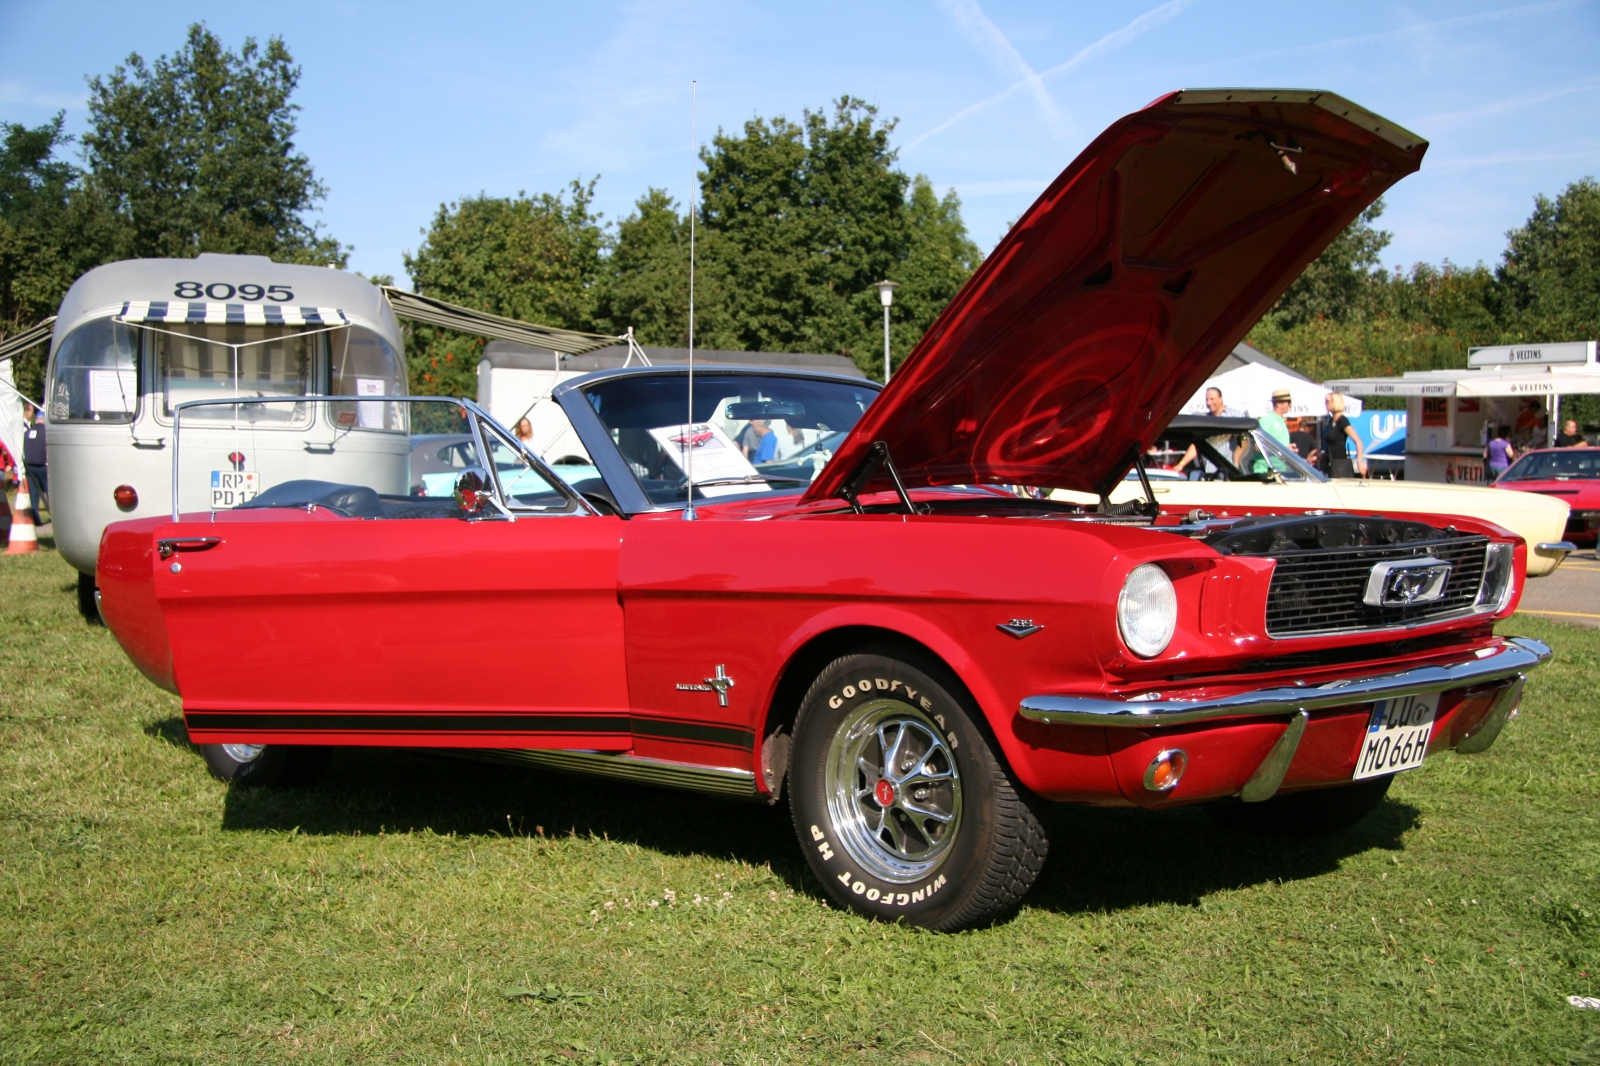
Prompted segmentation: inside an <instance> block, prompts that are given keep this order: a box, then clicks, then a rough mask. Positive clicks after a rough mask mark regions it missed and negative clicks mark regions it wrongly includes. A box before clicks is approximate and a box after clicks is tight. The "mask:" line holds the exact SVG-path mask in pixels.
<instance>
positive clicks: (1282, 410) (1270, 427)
mask: <svg viewBox="0 0 1600 1066" xmlns="http://www.w3.org/2000/svg"><path fill="white" fill-rule="evenodd" d="M1293 402H1294V397H1293V396H1291V395H1289V390H1288V389H1276V390H1274V391H1273V393H1272V410H1271V411H1270V412H1268V413H1267V414H1264V415H1262V416H1261V417H1260V418H1258V419H1256V421H1257V422H1258V423H1260V425H1261V428H1262V429H1264V430H1266V431H1267V433H1268V434H1269V435H1270V436H1272V438H1273V439H1275V440H1276V441H1278V443H1280V444H1282V445H1283V446H1284V447H1285V448H1288V449H1289V450H1290V451H1294V445H1293V444H1291V443H1290V442H1289V424H1288V423H1287V422H1285V421H1284V420H1283V416H1284V415H1286V414H1288V413H1289V405H1290V404H1291V403H1293Z"/></svg>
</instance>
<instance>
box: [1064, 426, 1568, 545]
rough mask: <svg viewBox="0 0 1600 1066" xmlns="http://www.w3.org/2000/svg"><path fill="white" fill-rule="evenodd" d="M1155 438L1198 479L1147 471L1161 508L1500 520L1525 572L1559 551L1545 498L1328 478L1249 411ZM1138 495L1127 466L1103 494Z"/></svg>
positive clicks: (1072, 497)
mask: <svg viewBox="0 0 1600 1066" xmlns="http://www.w3.org/2000/svg"><path fill="white" fill-rule="evenodd" d="M1219 430H1220V432H1219ZM1163 440H1165V441H1166V442H1167V444H1168V446H1169V447H1173V448H1175V449H1176V450H1178V451H1182V450H1183V449H1184V448H1185V447H1186V446H1187V445H1189V444H1194V445H1195V446H1196V449H1197V452H1198V455H1197V458H1196V460H1195V461H1194V462H1193V463H1192V464H1191V466H1192V467H1193V468H1194V469H1196V470H1198V471H1199V472H1200V477H1201V480H1198V481H1191V480H1189V478H1188V476H1187V475H1182V474H1174V473H1173V472H1171V471H1167V470H1148V471H1147V473H1148V475H1149V477H1150V487H1151V488H1152V489H1153V490H1154V491H1155V494H1156V501H1157V502H1158V503H1160V504H1161V506H1162V508H1164V509H1165V510H1168V511H1182V510H1189V509H1191V508H1199V509H1201V510H1205V511H1209V512H1211V513H1212V514H1213V515H1216V516H1217V517H1219V518H1222V517H1228V516H1238V515H1250V514H1255V513H1257V512H1260V513H1268V512H1271V511H1277V510H1281V509H1283V508H1285V507H1290V508H1305V509H1306V510H1315V509H1318V508H1326V509H1327V510H1330V511H1380V512H1381V511H1406V512H1415V513H1423V514H1437V515H1453V514H1454V515H1470V516H1471V517H1473V518H1481V519H1485V520H1487V521H1490V522H1493V523H1495V524H1496V525H1499V526H1504V527H1505V528H1506V529H1509V530H1510V531H1511V532H1513V533H1515V534H1517V535H1518V536H1520V537H1521V538H1522V539H1523V540H1525V541H1527V542H1528V576H1529V577H1540V576H1542V575H1544V574H1548V573H1550V572H1551V571H1552V570H1554V569H1555V568H1556V567H1557V566H1559V565H1561V560H1562V559H1563V558H1564V557H1565V556H1566V550H1565V546H1564V545H1563V546H1562V547H1556V545H1561V544H1562V535H1563V533H1564V532H1565V530H1566V526H1567V513H1568V510H1569V508H1568V506H1567V505H1566V504H1565V503H1563V502H1562V501H1560V500H1557V499H1554V498H1552V497H1549V496H1541V495H1538V494H1537V493H1532V492H1511V491H1508V490H1506V489H1478V488H1467V487H1465V486H1461V485H1440V484H1435V483H1432V482H1421V481H1369V480H1365V479H1356V478H1336V479H1329V478H1328V477H1326V476H1325V475H1323V474H1322V473H1320V472H1319V471H1317V470H1316V469H1315V468H1313V467H1311V466H1309V465H1307V463H1306V461H1305V460H1304V459H1301V458H1300V456H1299V455H1297V454H1296V453H1295V452H1294V451H1293V450H1291V449H1289V448H1286V447H1284V446H1283V445H1282V444H1280V443H1279V442H1278V441H1277V440H1275V439H1273V438H1272V437H1271V436H1269V435H1268V434H1267V433H1265V432H1264V431H1262V430H1261V428H1260V427H1259V426H1258V425H1257V424H1256V420H1255V419H1253V418H1225V419H1213V418H1196V417H1187V416H1185V417H1180V418H1177V419H1174V420H1173V422H1172V425H1171V426H1170V427H1169V429H1168V431H1167V433H1166V434H1165V435H1164V436H1163ZM1050 498H1051V499H1054V500H1063V501H1067V502H1071V503H1081V504H1088V505H1093V504H1094V503H1096V502H1097V501H1096V500H1095V498H1094V497H1093V496H1091V495H1089V494H1087V493H1082V492H1068V491H1065V490H1062V489H1058V490H1056V491H1055V492H1054V493H1052V494H1051V497H1050ZM1143 498H1144V492H1143V490H1142V489H1140V487H1139V482H1138V480H1137V474H1136V473H1134V472H1132V471H1130V472H1129V474H1128V477H1127V478H1126V479H1125V480H1124V481H1123V482H1122V483H1121V484H1120V485H1118V486H1117V488H1115V489H1114V490H1112V493H1111V502H1112V503H1123V502H1125V501H1129V500H1139V499H1143ZM1541 545H1547V547H1541Z"/></svg>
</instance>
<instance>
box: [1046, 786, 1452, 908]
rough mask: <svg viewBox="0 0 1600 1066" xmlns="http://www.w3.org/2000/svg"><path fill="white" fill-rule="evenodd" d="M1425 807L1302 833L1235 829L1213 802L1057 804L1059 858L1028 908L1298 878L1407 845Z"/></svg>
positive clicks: (1391, 805)
mask: <svg viewBox="0 0 1600 1066" xmlns="http://www.w3.org/2000/svg"><path fill="white" fill-rule="evenodd" d="M1421 817H1422V812H1421V811H1420V810H1418V809H1417V808H1416V807H1413V806H1411V805H1410V804H1408V803H1401V802H1397V801H1395V800H1392V799H1390V800H1385V801H1384V802H1383V803H1381V804H1379V805H1378V808H1377V809H1376V810H1375V811H1373V812H1372V813H1371V814H1369V815H1368V816H1367V817H1366V818H1364V819H1362V820H1361V821H1360V822H1358V823H1356V824H1355V825H1354V826H1352V827H1351V828H1349V829H1346V830H1344V831H1343V832H1339V833H1333V834H1330V835H1328V836H1325V837H1320V838H1316V839H1311V840H1294V839H1288V838H1284V837H1279V836H1270V835H1266V834H1257V833H1248V832H1243V831H1241V830H1238V829H1232V828H1229V827H1227V826H1224V825H1221V824H1220V823H1218V822H1215V821H1213V820H1212V818H1211V817H1210V816H1209V815H1207V814H1206V812H1205V811H1204V810H1201V809H1199V808H1194V807H1189V808H1182V809H1179V810H1173V811H1154V812H1153V811H1143V810H1107V809H1095V808H1072V807H1060V808H1057V809H1056V810H1054V811H1053V812H1052V816H1051V819H1050V820H1051V832H1050V857H1049V859H1048V860H1047V861H1046V863H1045V868H1044V872H1043V873H1042V874H1041V875H1040V878H1039V881H1038V883H1037V884H1035V885H1034V888H1033V891H1032V892H1031V893H1029V895H1028V906H1030V907H1043V908H1045V909H1047V910H1053V911H1063V912H1074V913H1081V912H1102V911H1118V910H1125V909H1128V908H1131V907H1142V906H1149V905H1151V904H1160V903H1176V904H1180V905H1185V906H1194V905H1197V904H1198V903H1199V902H1200V900H1201V899H1202V898H1203V897H1205V896H1206V895H1208V894H1210V893H1212V892H1219V891H1226V890H1228V889H1233V888H1243V887H1246V886H1249V885H1259V884H1265V883H1268V882H1274V881H1280V882H1281V881H1295V880H1302V879H1305V878H1310V877H1317V876H1319V875H1321V874H1326V873H1331V872H1332V871H1334V870H1337V869H1338V868H1339V866H1340V864H1341V863H1342V862H1343V861H1344V860H1345V859H1347V858H1349V857H1350V856H1352V855H1358V854H1360V853H1362V852H1366V851H1371V850H1373V849H1378V850H1383V851H1399V850H1403V849H1404V847H1405V843H1404V839H1403V838H1404V836H1405V834H1406V833H1407V832H1408V831H1409V830H1411V829H1413V828H1415V827H1416V826H1417V825H1418V823H1419V822H1420V820H1421Z"/></svg>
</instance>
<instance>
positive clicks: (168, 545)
mask: <svg viewBox="0 0 1600 1066" xmlns="http://www.w3.org/2000/svg"><path fill="white" fill-rule="evenodd" d="M221 543H222V538H221V537H172V538H170V539H168V540H158V541H156V554H158V555H160V556H161V558H163V559H170V558H172V557H173V556H174V555H176V554H177V553H178V552H203V551H210V550H211V549H212V548H215V547H216V546H217V545H218V544H221Z"/></svg>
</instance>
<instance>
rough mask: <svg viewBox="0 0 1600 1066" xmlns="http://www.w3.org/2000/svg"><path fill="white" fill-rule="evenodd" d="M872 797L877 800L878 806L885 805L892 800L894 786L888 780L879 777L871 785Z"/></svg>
mask: <svg viewBox="0 0 1600 1066" xmlns="http://www.w3.org/2000/svg"><path fill="white" fill-rule="evenodd" d="M872 798H873V799H875V800H877V801H878V806H880V807H887V806H889V805H890V804H892V803H893V802H894V786H893V785H891V784H889V782H887V781H885V780H882V779H881V778H880V779H879V781H878V783H877V785H875V786H873V789H872Z"/></svg>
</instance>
